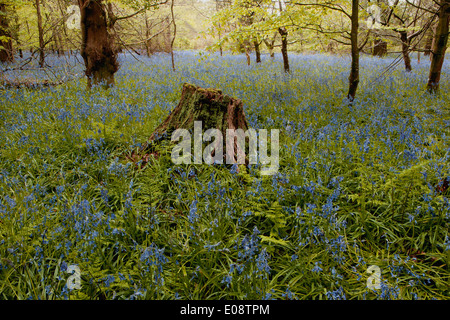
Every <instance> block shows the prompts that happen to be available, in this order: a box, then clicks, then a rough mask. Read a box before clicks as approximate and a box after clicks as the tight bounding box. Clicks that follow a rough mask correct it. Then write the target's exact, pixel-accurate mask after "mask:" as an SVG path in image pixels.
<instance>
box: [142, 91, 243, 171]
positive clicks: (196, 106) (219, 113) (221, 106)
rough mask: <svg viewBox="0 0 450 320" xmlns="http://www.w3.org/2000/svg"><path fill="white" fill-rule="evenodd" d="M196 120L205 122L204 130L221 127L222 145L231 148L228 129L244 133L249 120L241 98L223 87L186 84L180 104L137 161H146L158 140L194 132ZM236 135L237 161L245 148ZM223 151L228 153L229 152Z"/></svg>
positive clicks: (157, 129)
mask: <svg viewBox="0 0 450 320" xmlns="http://www.w3.org/2000/svg"><path fill="white" fill-rule="evenodd" d="M196 121H201V124H202V130H203V131H206V130H208V129H217V130H219V131H220V132H221V133H222V137H223V139H222V143H223V145H222V146H220V147H223V148H224V149H222V150H227V149H226V140H227V139H226V137H227V129H234V130H237V129H242V130H243V132H245V131H247V129H248V122H247V119H246V117H245V113H244V108H243V105H242V101H241V100H240V99H236V98H232V97H230V96H228V95H224V94H223V93H222V91H221V90H219V89H204V88H200V87H197V86H195V85H192V84H188V83H185V84H184V85H183V89H182V92H181V98H180V101H179V103H178V105H177V106H176V107H175V108H174V109H173V110H172V111H171V113H170V114H169V116H168V117H167V118H166V119H165V120H164V121H163V122H162V123H161V124H160V125H159V126H158V127H157V128H156V129H155V131H154V132H153V133H152V134H151V136H150V138H149V140H148V141H147V143H146V144H145V145H144V146H143V148H141V152H139V153H140V154H142V151H143V152H144V156H142V157H138V158H134V159H133V161H135V162H136V161H138V160H143V159H144V161H145V153H148V151H149V149H150V145H151V144H153V143H156V142H158V141H162V140H169V139H171V137H170V136H171V134H172V133H173V132H174V131H175V130H176V129H186V130H189V131H190V132H194V124H195V122H196ZM202 136H203V133H202ZM232 138H233V139H234V155H232V156H234V159H235V160H237V158H238V154H239V152H240V151H241V150H237V148H238V147H237V146H238V144H237V137H232ZM194 139H195V137H194ZM202 144H203V138H202ZM223 154H224V156H225V152H224V153H223ZM212 156H214V155H212ZM227 163H228V161H227Z"/></svg>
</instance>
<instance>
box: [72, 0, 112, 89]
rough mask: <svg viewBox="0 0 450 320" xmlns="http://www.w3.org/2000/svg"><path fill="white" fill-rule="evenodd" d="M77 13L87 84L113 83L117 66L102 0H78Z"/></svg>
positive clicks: (107, 85) (88, 85)
mask: <svg viewBox="0 0 450 320" xmlns="http://www.w3.org/2000/svg"><path fill="white" fill-rule="evenodd" d="M78 3H79V5H80V13H81V56H82V57H83V60H84V64H85V67H86V71H85V73H86V76H87V87H88V88H91V86H92V85H97V84H104V85H105V86H106V87H109V86H112V85H114V74H115V73H116V71H117V70H118V68H119V64H118V62H117V56H116V49H115V48H114V46H113V40H112V37H111V36H110V34H109V33H108V22H107V19H106V8H105V5H104V3H103V0H78Z"/></svg>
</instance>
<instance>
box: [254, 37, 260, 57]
mask: <svg viewBox="0 0 450 320" xmlns="http://www.w3.org/2000/svg"><path fill="white" fill-rule="evenodd" d="M253 45H254V46H255V54H256V63H261V51H260V50H259V42H258V40H257V39H255V40H253Z"/></svg>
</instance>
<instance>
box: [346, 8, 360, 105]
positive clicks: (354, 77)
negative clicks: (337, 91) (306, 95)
mask: <svg viewBox="0 0 450 320" xmlns="http://www.w3.org/2000/svg"><path fill="white" fill-rule="evenodd" d="M358 5H359V1H358V0H352V15H351V23H352V28H351V32H350V40H351V44H352V48H351V51H352V52H351V55H352V63H351V70H350V76H349V78H348V80H349V88H348V94H347V98H348V99H349V100H350V101H353V100H354V99H355V96H356V90H357V89H358V84H359V48H358V18H359V8H358Z"/></svg>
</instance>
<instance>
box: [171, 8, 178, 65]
mask: <svg viewBox="0 0 450 320" xmlns="http://www.w3.org/2000/svg"><path fill="white" fill-rule="evenodd" d="M174 1H175V0H172V1H171V3H170V13H171V15H172V24H173V36H172V40H171V41H170V58H171V61H172V70H173V71H175V58H174V56H173V44H174V42H175V37H176V36H177V24H176V23H175V15H174V13H173V6H174Z"/></svg>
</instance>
